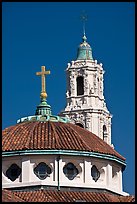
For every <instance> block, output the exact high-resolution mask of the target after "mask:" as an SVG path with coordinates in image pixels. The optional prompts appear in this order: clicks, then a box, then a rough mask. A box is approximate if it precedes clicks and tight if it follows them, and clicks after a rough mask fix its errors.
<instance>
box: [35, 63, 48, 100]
mask: <svg viewBox="0 0 137 204" xmlns="http://www.w3.org/2000/svg"><path fill="white" fill-rule="evenodd" d="M47 74H50V71H46V70H45V66H41V72H36V75H38V76H39V75H41V94H40V96H41V98H47V93H46V82H45V75H47Z"/></svg>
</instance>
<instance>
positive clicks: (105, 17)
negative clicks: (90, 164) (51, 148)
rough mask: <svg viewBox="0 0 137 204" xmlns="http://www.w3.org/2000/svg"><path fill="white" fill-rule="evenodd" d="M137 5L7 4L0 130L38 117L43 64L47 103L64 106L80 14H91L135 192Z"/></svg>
mask: <svg viewBox="0 0 137 204" xmlns="http://www.w3.org/2000/svg"><path fill="white" fill-rule="evenodd" d="M134 9H135V4H134V3H133V2H132V3H129V2H124V3H120V2H117V3H116V2H102V3H101V2H57V3H56V2H11V3H9V2H3V3H2V128H3V129H4V128H6V127H8V126H11V125H14V124H15V123H16V120H17V119H19V118H21V117H24V116H28V115H34V114H35V110H36V106H37V105H38V104H39V102H40V98H39V96H40V91H41V79H40V77H38V76H36V75H35V73H36V72H37V71H40V70H41V66H42V65H45V66H46V67H47V70H50V71H51V74H50V75H48V76H47V82H46V83H47V93H48V98H47V100H48V104H50V105H51V106H52V113H53V114H58V113H59V112H60V111H61V110H62V109H64V107H65V105H66V99H65V92H66V73H65V69H66V67H67V63H68V62H70V61H71V60H75V59H76V55H77V48H78V45H79V44H80V43H81V42H82V36H83V25H82V21H81V20H80V16H81V14H82V12H83V11H86V13H87V15H88V21H87V22H86V36H87V41H88V42H89V44H90V45H91V47H92V52H93V58H94V59H96V60H98V62H99V63H103V68H104V70H105V74H104V95H105V99H106V104H107V107H108V109H109V111H110V113H111V114H112V115H113V118H112V143H113V144H114V146H115V149H116V151H118V152H119V153H120V154H121V155H123V156H124V157H125V158H126V162H127V167H126V169H125V171H124V173H123V186H124V191H126V192H129V193H130V194H134V193H135V188H134V180H135V161H134V160H135V146H134V143H135V113H134V111H135V94H134V91H135V78H134V74H135V52H134V49H135V47H134V44H135V26H134V25H135V19H134V18H135V11H134Z"/></svg>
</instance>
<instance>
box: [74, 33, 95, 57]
mask: <svg viewBox="0 0 137 204" xmlns="http://www.w3.org/2000/svg"><path fill="white" fill-rule="evenodd" d="M86 40H87V38H86V36H85V35H84V36H83V42H82V43H81V44H80V45H79V47H78V52H77V60H93V57H92V49H91V47H90V45H89V44H88V43H87V42H86Z"/></svg>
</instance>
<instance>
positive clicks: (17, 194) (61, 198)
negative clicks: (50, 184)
mask: <svg viewBox="0 0 137 204" xmlns="http://www.w3.org/2000/svg"><path fill="white" fill-rule="evenodd" d="M10 201H14V202H76V201H86V202H135V197H134V196H120V195H114V194H110V193H107V192H83V191H57V190H44V189H42V190H33V191H17V190H16V191H15V190H14V191H11V190H5V189H4V190H2V202H10Z"/></svg>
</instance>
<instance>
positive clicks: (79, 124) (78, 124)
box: [76, 123, 84, 128]
mask: <svg viewBox="0 0 137 204" xmlns="http://www.w3.org/2000/svg"><path fill="white" fill-rule="evenodd" d="M76 125H77V126H79V127H82V128H84V126H83V125H82V124H81V123H76Z"/></svg>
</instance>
